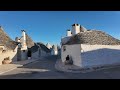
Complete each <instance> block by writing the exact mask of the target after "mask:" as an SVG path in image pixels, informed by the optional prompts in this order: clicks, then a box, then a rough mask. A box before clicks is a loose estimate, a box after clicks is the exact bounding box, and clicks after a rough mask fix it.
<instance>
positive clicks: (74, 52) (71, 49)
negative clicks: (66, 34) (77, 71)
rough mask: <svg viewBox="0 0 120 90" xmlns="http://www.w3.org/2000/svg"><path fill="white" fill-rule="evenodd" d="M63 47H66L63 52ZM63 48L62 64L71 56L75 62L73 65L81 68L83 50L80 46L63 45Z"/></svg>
mask: <svg viewBox="0 0 120 90" xmlns="http://www.w3.org/2000/svg"><path fill="white" fill-rule="evenodd" d="M63 46H66V50H65V51H63ZM63 46H62V48H61V59H62V62H64V61H65V60H66V56H67V55H70V57H72V60H73V64H74V65H77V66H81V65H82V64H81V52H80V51H81V50H80V49H81V48H80V44H74V45H63Z"/></svg>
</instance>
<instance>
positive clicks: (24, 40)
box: [21, 30, 27, 49]
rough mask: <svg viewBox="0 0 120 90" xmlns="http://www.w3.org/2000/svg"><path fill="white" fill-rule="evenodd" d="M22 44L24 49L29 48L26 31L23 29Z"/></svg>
mask: <svg viewBox="0 0 120 90" xmlns="http://www.w3.org/2000/svg"><path fill="white" fill-rule="evenodd" d="M21 44H22V47H23V48H24V49H27V45H26V34H25V31H24V30H22V41H21Z"/></svg>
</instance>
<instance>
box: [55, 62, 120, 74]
mask: <svg viewBox="0 0 120 90" xmlns="http://www.w3.org/2000/svg"><path fill="white" fill-rule="evenodd" d="M115 67H120V64H114V65H109V66H108V67H104V68H99V69H96V70H94V69H93V68H90V69H89V70H84V71H80V70H75V71H74V70H71V69H67V70H65V69H63V68H61V65H60V64H59V60H57V61H56V63H55V68H56V69H57V70H58V71H60V72H70V73H87V72H93V71H99V70H105V69H110V68H115Z"/></svg>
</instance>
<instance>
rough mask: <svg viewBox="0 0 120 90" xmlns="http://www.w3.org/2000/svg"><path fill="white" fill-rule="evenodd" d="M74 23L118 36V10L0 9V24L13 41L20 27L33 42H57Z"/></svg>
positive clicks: (119, 20)
mask: <svg viewBox="0 0 120 90" xmlns="http://www.w3.org/2000/svg"><path fill="white" fill-rule="evenodd" d="M74 23H79V24H81V25H83V26H84V27H86V28H87V29H97V30H102V31H104V32H106V33H108V34H110V35H112V36H114V37H115V38H118V39H120V11H0V25H1V26H2V27H3V28H4V30H5V32H6V33H7V34H8V35H9V36H10V37H11V38H12V39H13V40H14V38H15V37H16V36H18V37H20V36H21V30H23V29H24V30H26V32H27V33H28V35H29V36H30V37H31V38H32V39H33V40H34V41H35V42H43V43H45V44H46V43H47V42H49V43H50V44H59V43H60V39H61V37H62V36H65V35H66V30H67V29H71V28H72V27H71V25H72V24H74Z"/></svg>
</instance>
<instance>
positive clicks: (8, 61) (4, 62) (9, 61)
mask: <svg viewBox="0 0 120 90" xmlns="http://www.w3.org/2000/svg"><path fill="white" fill-rule="evenodd" d="M11 62H12V60H3V61H2V64H10V63H11Z"/></svg>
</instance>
